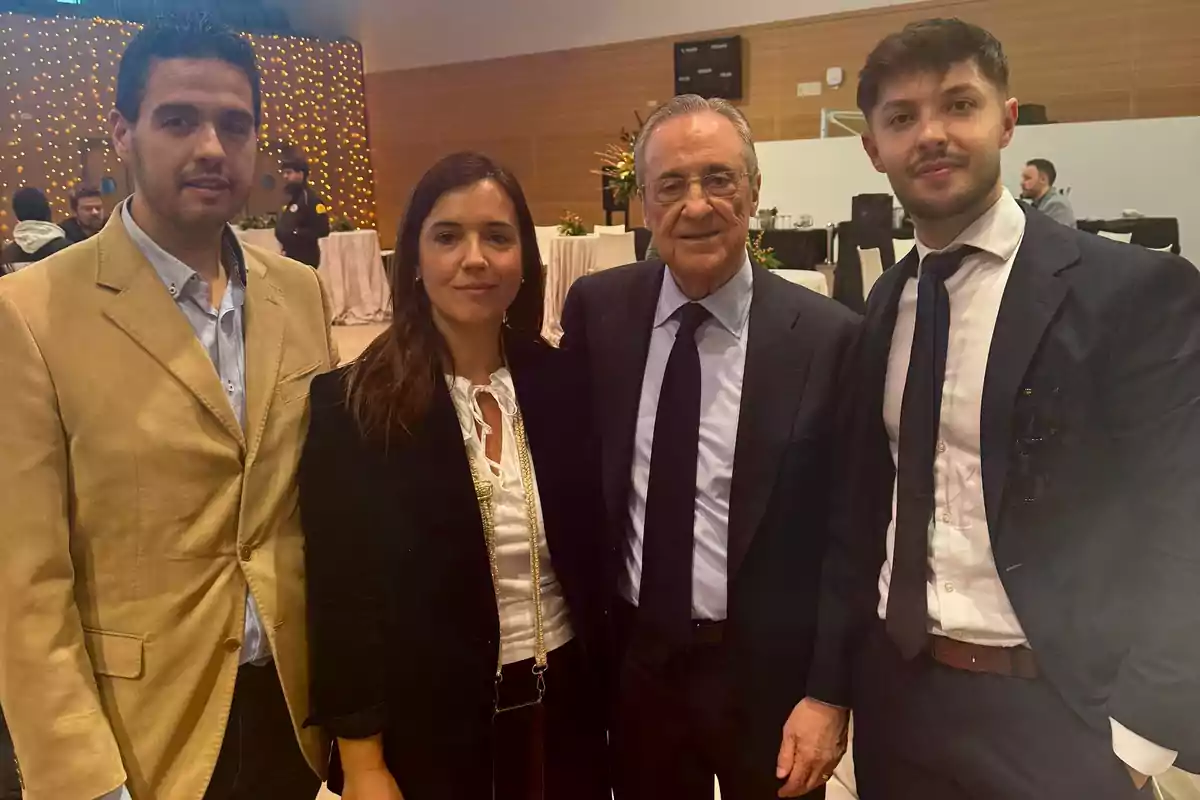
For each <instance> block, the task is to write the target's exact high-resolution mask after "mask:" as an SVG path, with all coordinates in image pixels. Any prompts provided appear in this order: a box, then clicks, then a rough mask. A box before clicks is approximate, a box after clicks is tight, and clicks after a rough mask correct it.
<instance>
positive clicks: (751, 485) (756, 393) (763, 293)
mask: <svg viewBox="0 0 1200 800" xmlns="http://www.w3.org/2000/svg"><path fill="white" fill-rule="evenodd" d="M777 281H778V282H779V283H782V282H783V281H782V279H781V278H779V277H778V276H776V275H772V274H771V273H770V272H769V271H767V270H765V269H763V268H761V267H755V268H754V294H753V299H752V300H751V301H750V321H749V325H750V329H749V332H748V338H747V342H746V366H745V374H744V375H743V376H742V402H741V410H740V412H739V415H738V432H737V444H736V445H735V448H734V458H733V484H732V486H731V487H730V499H729V580H730V581H732V580H733V578H734V576H735V575H737V572H738V570H739V568H740V567H741V565H742V562H743V561H744V560H745V558H746V554H747V553H748V552H749V550H750V545H751V543H752V542H753V540H754V534H755V532H756V531H757V530H758V528H759V523H760V522H761V521H762V517H763V514H764V513H766V509H767V503H768V502H769V501H770V498H771V492H772V491H773V490H774V488H775V475H776V474H777V473H778V469H779V460H780V458H781V457H782V456H783V452H784V448H785V447H786V446H787V443H788V439H789V437H790V435H791V430H792V421H793V420H794V419H795V416H796V409H797V407H798V406H799V404H800V398H801V396H802V395H803V393H804V383H805V380H806V378H807V376H808V368H809V364H810V363H811V361H812V346H811V343H809V342H806V341H804V340H803V339H802V338H801V337H799V336H798V335H797V334H796V332H795V325H796V320H797V319H798V318H799V311H798V309H796V307H795V306H793V305H792V304H791V303H789V302H788V292H786V291H782V290H781V288H780V287H779V286H778V285H776V282H777Z"/></svg>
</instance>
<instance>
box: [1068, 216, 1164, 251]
mask: <svg viewBox="0 0 1200 800" xmlns="http://www.w3.org/2000/svg"><path fill="white" fill-rule="evenodd" d="M1076 227H1078V228H1079V230H1081V231H1087V232H1088V233H1099V232H1100V231H1108V232H1110V233H1130V234H1133V236H1132V238H1130V240H1129V243H1130V244H1140V245H1141V246H1142V247H1154V248H1156V249H1160V250H1161V249H1162V248H1164V247H1169V248H1171V252H1172V253H1174V254H1175V255H1179V220H1177V219H1175V218H1174V217H1137V218H1133V217H1131V218H1122V219H1081V220H1079V221H1078V222H1077V223H1076Z"/></svg>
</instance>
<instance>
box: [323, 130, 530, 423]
mask: <svg viewBox="0 0 1200 800" xmlns="http://www.w3.org/2000/svg"><path fill="white" fill-rule="evenodd" d="M484 180H492V181H495V182H496V184H497V185H499V186H500V188H501V189H503V190H504V192H505V194H507V195H508V198H509V199H510V200H511V201H512V204H513V208H515V209H516V212H517V232H518V234H519V236H520V242H521V275H522V277H523V279H524V280H523V282H522V284H521V288H520V289H519V290H518V291H517V296H516V298H515V299H514V300H513V303H512V305H510V306H509V307H508V316H507V319H506V321H505V327H506V328H507V332H506V334H505V335H506V337H509V338H511V337H517V338H520V339H527V340H530V341H534V340H536V341H540V340H541V331H542V295H543V287H542V259H541V255H540V254H539V253H538V245H537V234H536V232H535V231H534V228H533V215H532V214H530V212H529V204H528V203H527V202H526V201H525V193H524V192H523V191H522V190H521V184H520V183H518V182H517V179H516V178H515V177H514V176H513V174H512V173H511V172H509V171H508V170H507V169H505V168H504V167H502V166H500V165H499V164H497V163H495V162H494V161H492V160H491V159H490V158H488V157H487V156H485V155H482V154H480V153H455V154H454V155H451V156H446V157H445V158H443V159H442V160H441V161H439V162H437V163H436V164H434V165H433V166H432V167H431V168H430V169H429V171H428V172H426V173H425V175H424V176H423V177H422V178H421V180H420V181H419V182H418V183H417V186H416V188H415V189H414V190H413V194H412V198H411V199H410V200H409V203H408V209H407V210H406V211H405V212H404V219H403V221H402V222H401V223H400V232H399V234H398V237H397V243H396V253H395V255H394V256H393V257H392V264H391V268H390V269H389V271H388V281H389V283H390V284H391V290H392V324H391V325H390V326H389V327H388V329H387V331H385V332H384V333H383V334H381V335H380V336H379V337H378V338H377V339H376V340H375V341H374V342H372V343H371V344H370V346H368V347H367V349H366V350H365V351H364V352H363V354H362V355H361V356H360V357H359V358H358V359H357V360H356V361H355V362H354V363H353V364H352V365H351V367H350V369H349V371H348V375H347V381H346V403H347V406H348V407H349V409H350V411H351V413H352V414H353V415H354V419H355V421H356V422H357V423H358V427H359V429H360V430H361V431H362V433H363V435H364V436H367V437H378V438H381V439H383V440H384V441H385V442H386V441H387V440H388V439H389V438H390V436H391V434H393V433H396V432H399V431H412V430H413V429H414V427H415V426H416V425H417V424H418V423H419V422H420V421H421V419H423V418H424V416H425V414H426V412H427V411H428V410H429V404H430V402H431V400H432V398H433V393H434V389H435V387H436V385H437V381H440V380H442V375H443V374H444V373H445V371H446V370H447V369H448V368H450V366H451V364H450V353H449V350H448V349H447V347H446V342H445V340H444V339H443V338H442V335H441V334H440V333H439V332H438V330H437V328H436V327H435V326H434V324H433V313H432V310H431V308H430V303H429V295H428V294H426V292H425V285H424V284H423V283H421V282H420V281H418V280H417V278H418V277H419V276H420V274H421V273H420V263H421V228H422V227H423V226H424V224H425V220H426V218H427V217H428V216H429V214H430V213H431V212H432V211H433V207H434V206H435V205H436V204H437V201H438V200H439V199H441V197H442V195H444V194H446V193H447V192H451V191H454V190H455V189H462V188H465V187H467V186H471V185H473V184H476V183H479V182H480V181H484Z"/></svg>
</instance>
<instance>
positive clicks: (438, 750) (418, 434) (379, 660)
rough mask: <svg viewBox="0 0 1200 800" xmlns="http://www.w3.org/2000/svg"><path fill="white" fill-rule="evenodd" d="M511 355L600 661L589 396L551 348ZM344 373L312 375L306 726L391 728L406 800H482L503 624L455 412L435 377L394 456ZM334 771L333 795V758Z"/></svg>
mask: <svg viewBox="0 0 1200 800" xmlns="http://www.w3.org/2000/svg"><path fill="white" fill-rule="evenodd" d="M507 352H508V357H509V366H510V369H511V371H512V374H513V382H514V384H515V386H516V390H517V396H518V402H519V403H520V406H521V411H522V415H523V417H524V419H525V427H526V435H527V436H528V439H529V448H530V452H531V455H532V457H533V463H534V469H535V470H536V474H537V481H538V491H539V494H540V496H541V500H542V514H543V518H544V521H545V526H546V536H547V539H548V543H549V546H550V551H551V557H552V562H553V565H554V570H555V573H556V574H557V577H558V580H559V583H560V585H561V586H562V589H563V592H564V594H565V596H566V599H567V604H568V608H569V610H570V616H571V622H572V625H573V626H574V629H575V632H576V637H577V640H578V641H580V642H581V643H582V644H583V645H584V647H585V651H586V655H587V656H588V657H589V658H599V657H600V656H599V654H597V653H595V652H594V650H593V642H596V641H600V640H601V638H602V637H601V635H600V634H597V633H596V631H598V630H600V629H601V627H602V625H603V606H602V604H600V603H598V602H596V599H597V598H598V597H599V594H598V592H597V591H596V590H595V589H594V588H593V587H592V586H591V585H590V584H591V582H592V580H593V576H594V575H596V574H598V573H597V572H596V571H595V570H594V565H595V564H596V563H597V562H599V561H600V560H601V559H600V558H599V557H598V556H597V555H596V553H594V552H592V551H591V549H590V548H592V547H593V546H594V545H595V543H597V542H599V541H600V536H601V533H600V529H599V526H600V519H601V517H602V513H601V510H600V503H601V501H600V495H599V488H598V487H599V476H598V472H597V470H596V468H595V467H596V465H595V462H594V460H593V461H591V462H590V463H589V459H588V457H587V452H588V445H587V435H586V424H587V419H586V411H585V410H584V409H585V406H583V405H580V404H579V403H577V402H574V398H581V397H582V393H581V391H580V390H579V389H578V388H577V381H575V380H574V379H572V377H571V375H570V374H569V371H568V370H567V369H566V368H565V366H564V361H563V359H562V357H561V356H562V354H561V353H559V352H558V351H555V350H553V349H551V348H550V347H549V346H548V345H544V344H537V345H534V344H531V343H519V342H516V341H510V342H509V343H508V347H507ZM345 374H346V370H345V369H343V370H340V371H337V372H333V373H330V374H329V375H325V376H321V377H318V378H317V379H315V380H314V381H313V385H312V422H311V427H310V430H309V437H308V441H307V444H306V446H305V449H304V455H303V457H302V459H301V465H300V477H299V481H300V510H301V515H302V520H303V524H304V530H305V536H306V540H307V552H306V562H307V569H308V598H309V600H308V602H309V621H310V647H311V651H312V667H313V672H312V676H313V677H312V701H313V718H312V721H313V722H315V723H318V724H320V725H322V726H324V727H325V728H326V729H328V730H329V731H330V733H332V734H333V735H334V736H339V737H345V738H364V737H367V736H370V735H373V734H376V733H380V732H382V733H383V738H384V748H385V755H386V757H387V763H388V765H389V767H390V768H391V769H392V773H393V775H394V776H395V777H396V779H397V781H398V782H399V784H400V789H401V790H402V791H403V792H404V796H405V797H406V798H410V800H422V799H423V798H434V799H436V800H451V799H452V798H454V799H457V798H463V799H464V800H465V799H466V798H470V800H477V798H480V797H489V796H490V792H491V777H492V767H491V765H492V762H491V744H490V743H491V714H492V702H493V680H494V676H495V671H496V660H497V653H498V648H499V636H500V629H499V618H498V616H497V611H496V599H495V594H494V589H493V587H492V578H491V572H490V567H489V565H488V557H487V549H486V546H485V543H484V535H483V524H482V522H481V519H480V515H479V506H478V503H477V501H476V498H475V490H474V486H473V484H472V481H471V472H470V466H469V463H468V461H467V455H466V449H465V448H464V446H463V440H462V432H461V428H460V427H459V422H458V417H457V415H456V414H455V410H454V406H453V403H452V401H451V399H450V395H449V392H448V391H447V390H445V388H444V386H445V385H444V383H442V382H440V381H439V382H438V384H437V385H438V387H440V388H439V389H438V390H437V391H435V393H434V397H433V402H432V405H431V407H430V409H429V412H428V415H427V417H426V419H425V420H424V421H423V422H422V423H421V424H420V425H419V426H417V427H416V428H415V429H414V430H413V431H412V433H411V435H394V436H393V438H392V440H391V442H390V446H389V447H388V448H387V449H385V448H384V446H383V444H382V443H381V442H380V441H376V440H368V439H364V438H363V436H362V435H361V434H360V432H359V430H358V427H357V425H356V424H355V423H354V421H353V419H352V417H351V415H350V413H349V411H348V409H347V407H346V405H345V398H344V380H345ZM552 663H553V662H552ZM547 680H548V682H549V683H550V684H553V681H554V673H553V669H551V671H550V673H549V675H548V676H547ZM332 772H333V775H334V777H333V778H331V782H332V783H333V784H334V785H335V787H336V784H337V783H338V782H339V777H340V769H339V768H338V765H337V764H336V753H335V764H334V765H333V770H332Z"/></svg>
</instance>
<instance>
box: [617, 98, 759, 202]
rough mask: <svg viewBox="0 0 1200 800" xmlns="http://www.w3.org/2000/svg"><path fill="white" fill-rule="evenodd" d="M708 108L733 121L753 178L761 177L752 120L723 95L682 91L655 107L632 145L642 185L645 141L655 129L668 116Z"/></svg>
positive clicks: (667, 118) (690, 113)
mask: <svg viewBox="0 0 1200 800" xmlns="http://www.w3.org/2000/svg"><path fill="white" fill-rule="evenodd" d="M705 111H711V112H713V113H714V114H720V115H721V116H722V117H724V118H725V119H727V120H729V121H730V122H731V123H733V127H734V129H735V130H736V131H737V133H738V137H739V138H741V140H742V155H743V156H744V157H745V159H746V171H747V172H749V173H750V180H754V178H756V177H757V176H758V155H757V154H756V153H755V152H754V134H753V133H752V132H751V130H750V123H749V122H747V121H746V117H745V116H744V115H743V114H742V112H741V111H739V110H738V109H737V106H735V105H733V103H730V102H729V101H728V100H722V99H720V98H712V99H707V98H704V97H701V96H700V95H696V94H681V95H679V96H678V97H675V98H672V99H671V100H670V101H669V102H667V103H666V104H664V105H661V106H659V107H658V108H657V109H655V111H654V113H653V114H651V115H650V118H649V119H647V120H646V124H645V125H643V126H642V131H641V133H639V134H638V138H637V142H636V143H635V144H634V146H633V165H634V169H635V171H636V172H637V181H638V186H639V187H640V186H642V185H644V184H645V182H646V144H647V142H649V141H650V137H651V136H653V135H654V131H655V130H657V129H658V128H659V127H660V126H661V125H662V124H663V123H664V122H666V121H667V120H669V119H674V118H675V117H686V116H690V115H692V114H700V113H703V112H705Z"/></svg>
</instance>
